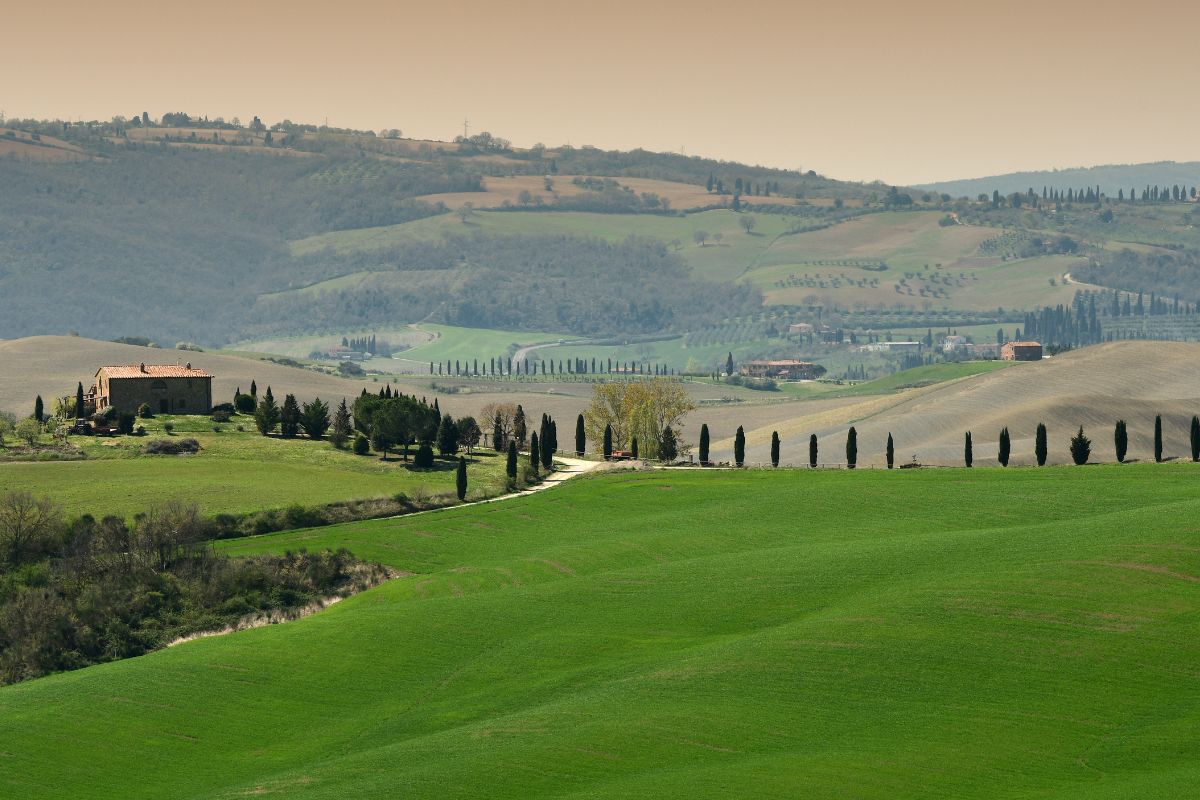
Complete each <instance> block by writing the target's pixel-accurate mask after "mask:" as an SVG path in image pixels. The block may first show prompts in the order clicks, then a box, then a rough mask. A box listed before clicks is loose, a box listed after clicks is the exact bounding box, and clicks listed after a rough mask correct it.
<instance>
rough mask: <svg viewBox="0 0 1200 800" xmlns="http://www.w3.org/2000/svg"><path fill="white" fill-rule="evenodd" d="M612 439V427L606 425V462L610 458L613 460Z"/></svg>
mask: <svg viewBox="0 0 1200 800" xmlns="http://www.w3.org/2000/svg"><path fill="white" fill-rule="evenodd" d="M612 439H613V434H612V425H605V426H604V460H605V461H608V460H609V459H610V458H612V451H613V441H612Z"/></svg>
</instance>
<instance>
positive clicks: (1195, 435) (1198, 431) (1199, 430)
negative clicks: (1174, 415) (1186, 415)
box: [1192, 417, 1200, 461]
mask: <svg viewBox="0 0 1200 800" xmlns="http://www.w3.org/2000/svg"><path fill="white" fill-rule="evenodd" d="M1192 461H1200V417H1192Z"/></svg>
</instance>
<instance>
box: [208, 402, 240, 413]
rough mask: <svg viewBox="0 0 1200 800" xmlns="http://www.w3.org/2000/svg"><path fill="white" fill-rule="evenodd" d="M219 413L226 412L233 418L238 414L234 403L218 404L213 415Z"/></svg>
mask: <svg viewBox="0 0 1200 800" xmlns="http://www.w3.org/2000/svg"><path fill="white" fill-rule="evenodd" d="M218 411H224V412H225V413H226V414H229V415H230V416H233V415H234V414H236V413H237V408H236V407H235V406H234V405H233V403H217V404H216V405H215V406H213V407H212V413H214V414H216V413H217V412H218Z"/></svg>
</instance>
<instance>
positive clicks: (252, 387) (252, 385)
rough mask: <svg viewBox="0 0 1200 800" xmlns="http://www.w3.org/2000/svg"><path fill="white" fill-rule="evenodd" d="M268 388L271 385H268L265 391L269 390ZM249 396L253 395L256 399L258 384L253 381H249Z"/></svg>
mask: <svg viewBox="0 0 1200 800" xmlns="http://www.w3.org/2000/svg"><path fill="white" fill-rule="evenodd" d="M270 390H271V387H270V386H268V387H267V391H270ZM250 396H251V397H253V398H254V399H255V400H258V384H257V383H255V382H254V381H250Z"/></svg>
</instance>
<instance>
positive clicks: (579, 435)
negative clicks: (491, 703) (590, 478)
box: [575, 414, 587, 458]
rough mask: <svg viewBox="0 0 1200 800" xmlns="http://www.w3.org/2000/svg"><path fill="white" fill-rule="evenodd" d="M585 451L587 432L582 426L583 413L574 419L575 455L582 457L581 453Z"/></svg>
mask: <svg viewBox="0 0 1200 800" xmlns="http://www.w3.org/2000/svg"><path fill="white" fill-rule="evenodd" d="M585 452H587V433H585V431H584V427H583V414H580V415H579V417H578V418H577V419H576V420H575V455H577V456H579V457H580V458H583V454H584V453H585Z"/></svg>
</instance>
